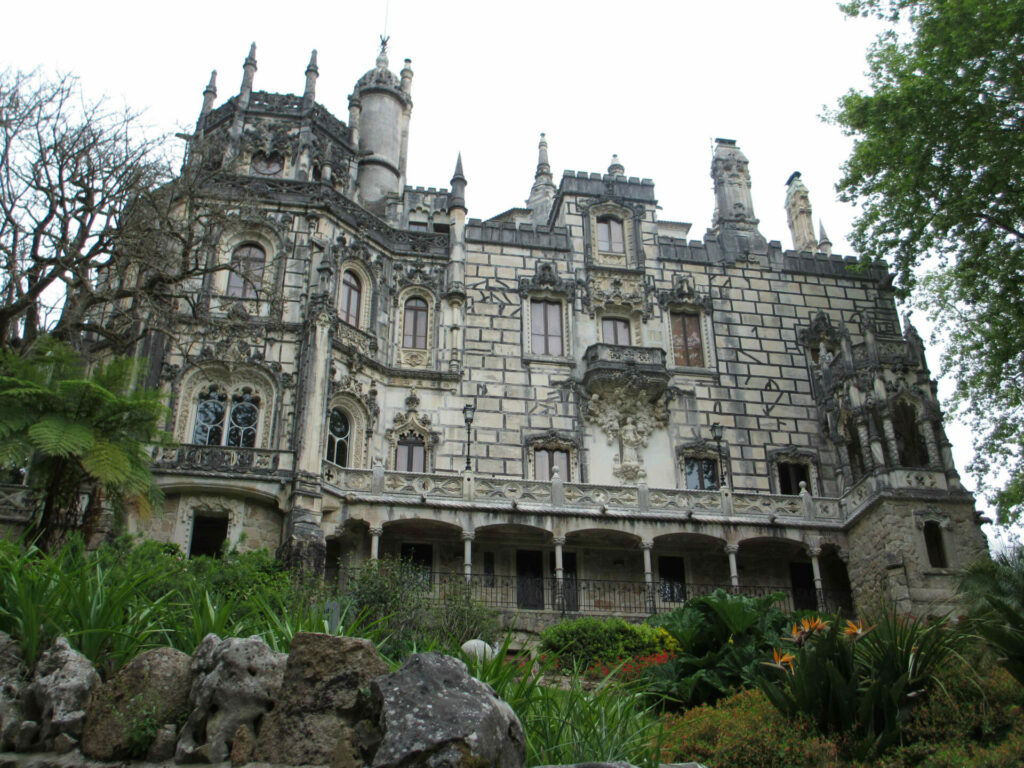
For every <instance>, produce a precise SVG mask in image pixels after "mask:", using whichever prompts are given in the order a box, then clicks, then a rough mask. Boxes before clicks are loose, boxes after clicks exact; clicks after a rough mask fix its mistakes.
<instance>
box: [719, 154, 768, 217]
mask: <svg viewBox="0 0 1024 768" xmlns="http://www.w3.org/2000/svg"><path fill="white" fill-rule="evenodd" d="M748 165H749V161H748V160H747V156H746V155H744V154H743V152H742V151H740V148H739V147H737V146H736V142H735V141H734V140H733V139H715V153H714V156H713V158H712V160H711V178H712V179H714V182H715V214H714V217H713V218H712V227H713V228H714V229H719V228H721V227H723V226H736V225H741V228H743V229H756V228H757V224H758V220H757V219H756V218H755V217H754V199H753V197H752V196H751V193H750V171H749V170H748V169H747V166H748Z"/></svg>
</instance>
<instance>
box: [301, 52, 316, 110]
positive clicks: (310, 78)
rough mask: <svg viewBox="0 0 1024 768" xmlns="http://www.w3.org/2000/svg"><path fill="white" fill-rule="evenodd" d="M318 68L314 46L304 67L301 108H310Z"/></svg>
mask: <svg viewBox="0 0 1024 768" xmlns="http://www.w3.org/2000/svg"><path fill="white" fill-rule="evenodd" d="M319 74H320V70H319V69H318V68H317V66H316V48H314V49H313V53H312V54H311V55H310V57H309V66H307V67H306V88H305V90H304V91H303V92H302V108H303V109H304V110H307V109H311V108H312V106H313V102H314V101H315V100H316V79H317V77H318V76H319Z"/></svg>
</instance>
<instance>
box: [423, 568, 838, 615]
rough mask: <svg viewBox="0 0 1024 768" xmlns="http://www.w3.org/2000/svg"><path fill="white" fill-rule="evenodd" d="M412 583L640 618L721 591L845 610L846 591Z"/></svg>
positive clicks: (489, 603)
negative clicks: (775, 597)
mask: <svg viewBox="0 0 1024 768" xmlns="http://www.w3.org/2000/svg"><path fill="white" fill-rule="evenodd" d="M413 578H415V579H416V584H415V586H417V587H419V588H420V589H422V590H423V591H424V592H427V593H428V594H429V597H431V598H432V599H439V600H440V599H452V598H469V599H472V600H474V601H476V602H479V603H481V604H482V605H484V606H486V607H488V608H494V609H498V610H514V611H547V612H555V613H562V614H587V615H594V614H597V615H602V614H603V615H608V616H613V615H623V616H645V615H651V614H655V613H665V612H666V611H671V610H673V609H675V608H678V607H680V606H681V605H683V603H685V602H686V601H687V600H691V599H693V598H695V597H703V596H705V595H710V594H712V593H713V592H715V591H716V590H719V589H721V590H724V591H726V592H731V593H734V594H740V595H746V596H748V597H765V596H767V595H771V594H780V598H779V600H778V603H777V604H778V606H779V608H781V609H782V610H786V611H791V610H795V609H801V608H806V609H811V610H819V611H825V612H828V613H838V612H844V613H849V612H850V611H851V609H852V599H851V595H850V591H849V590H841V589H822V590H815V589H813V588H810V589H799V588H796V589H794V588H792V587H777V586H772V585H740V586H738V587H733V586H732V585H731V584H690V583H683V582H678V581H669V580H660V581H655V582H653V583H652V584H648V583H647V582H646V581H636V580H632V581H618V580H613V579H582V578H575V577H571V576H566V577H565V578H563V579H561V580H558V579H553V578H543V577H539V576H509V575H498V574H488V573H474V574H470V575H468V576H467V575H466V574H462V573H437V572H429V571H422V572H421V573H420V574H419V575H417V576H415V577H413Z"/></svg>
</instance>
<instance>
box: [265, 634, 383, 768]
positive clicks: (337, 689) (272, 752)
mask: <svg viewBox="0 0 1024 768" xmlns="http://www.w3.org/2000/svg"><path fill="white" fill-rule="evenodd" d="M388 671H389V668H388V666H387V664H385V663H384V662H383V661H382V660H381V658H380V656H378V655H377V649H376V648H375V647H374V645H373V643H371V642H370V641H369V640H363V639H360V638H354V637H336V636H333V635H323V634H312V633H301V634H298V635H296V636H295V638H294V639H293V640H292V647H291V653H290V654H289V655H288V664H287V666H286V667H285V672H284V681H283V683H282V685H281V692H280V694H279V696H278V699H277V702H278V703H277V706H276V707H275V708H274V711H273V712H271V713H270V714H269V715H268V716H267V718H266V720H265V721H264V723H263V729H262V731H261V732H260V735H259V745H258V747H257V751H256V759H257V760H259V761H265V762H269V763H284V764H288V765H303V764H317V763H321V764H322V763H329V762H339V761H340V762H346V761H345V760H344V757H343V755H344V754H349V755H350V761H351V762H353V763H355V764H359V763H361V762H362V759H361V758H362V755H364V754H365V750H366V747H367V746H369V745H368V744H365V743H360V742H362V741H363V740H362V739H360V738H359V735H358V733H357V731H356V726H357V725H358V724H359V723H360V722H361V721H364V720H368V719H370V718H371V717H372V712H371V710H370V702H369V699H368V697H367V696H366V694H365V693H364V692H365V691H367V690H368V689H369V686H370V682H371V681H372V680H373V679H374V678H375V677H378V676H380V675H385V674H387V673H388ZM371 730H372V729H371ZM337 750H340V753H339V754H338V755H337V757H336V758H335V759H334V760H333V761H332V755H335V753H336V751H337Z"/></svg>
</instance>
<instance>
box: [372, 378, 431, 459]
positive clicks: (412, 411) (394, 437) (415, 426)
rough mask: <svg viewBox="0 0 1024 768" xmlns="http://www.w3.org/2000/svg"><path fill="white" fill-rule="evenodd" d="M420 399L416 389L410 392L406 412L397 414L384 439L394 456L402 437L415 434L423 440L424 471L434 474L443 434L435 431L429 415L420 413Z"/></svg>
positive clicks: (406, 399) (406, 400)
mask: <svg viewBox="0 0 1024 768" xmlns="http://www.w3.org/2000/svg"><path fill="white" fill-rule="evenodd" d="M419 406H420V397H419V395H417V394H416V390H415V389H411V390H409V394H408V396H407V397H406V398H405V412H404V413H401V412H400V413H396V414H395V420H394V422H393V423H392V425H391V427H390V428H389V429H388V430H387V431H386V432H385V433H384V439H385V440H387V441H388V443H390V445H391V449H390V451H391V455H392V456H394V454H395V449H396V448H397V446H398V440H399V438H400V437H401V436H402V435H407V434H410V433H412V434H414V435H417V436H419V437H421V438H422V439H423V448H424V454H425V455H424V462H423V463H424V469H425V471H427V472H432V471H433V469H434V453H435V448H434V446H436V445H437V444H438V443H439V442H440V441H441V433H440V432H438V431H437V430H435V429H433V420H432V419H431V418H430V415H429V414H426V413H420V412H419Z"/></svg>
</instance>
